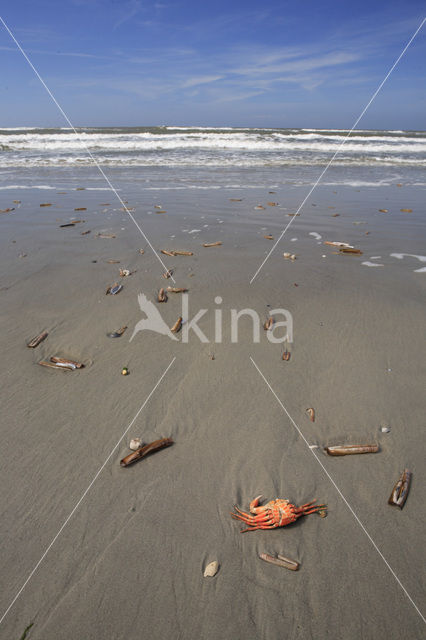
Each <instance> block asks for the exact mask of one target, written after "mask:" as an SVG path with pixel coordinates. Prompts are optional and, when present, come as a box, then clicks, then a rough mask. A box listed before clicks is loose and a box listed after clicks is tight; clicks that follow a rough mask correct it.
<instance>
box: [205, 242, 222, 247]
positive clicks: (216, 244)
mask: <svg viewBox="0 0 426 640" xmlns="http://www.w3.org/2000/svg"><path fill="white" fill-rule="evenodd" d="M221 244H222V242H221V241H220V240H219V241H218V242H205V243H204V244H203V247H220V245H221Z"/></svg>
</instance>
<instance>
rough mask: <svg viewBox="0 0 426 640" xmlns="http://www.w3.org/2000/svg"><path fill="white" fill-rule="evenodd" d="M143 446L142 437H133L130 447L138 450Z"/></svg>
mask: <svg viewBox="0 0 426 640" xmlns="http://www.w3.org/2000/svg"><path fill="white" fill-rule="evenodd" d="M141 446H142V440H141V439H140V438H132V439H131V440H130V443H129V449H131V450H132V451H137V450H138V449H140V448H141Z"/></svg>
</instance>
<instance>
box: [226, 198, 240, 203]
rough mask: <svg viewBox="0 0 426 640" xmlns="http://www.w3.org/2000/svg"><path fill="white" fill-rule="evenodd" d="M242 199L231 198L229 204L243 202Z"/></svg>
mask: <svg viewBox="0 0 426 640" xmlns="http://www.w3.org/2000/svg"><path fill="white" fill-rule="evenodd" d="M242 201H243V199H242V198H229V202H242Z"/></svg>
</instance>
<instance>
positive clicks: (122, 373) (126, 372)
mask: <svg viewBox="0 0 426 640" xmlns="http://www.w3.org/2000/svg"><path fill="white" fill-rule="evenodd" d="M129 373H130V371H129V369H128V368H127V367H123V368H122V370H121V375H122V376H128V375H129Z"/></svg>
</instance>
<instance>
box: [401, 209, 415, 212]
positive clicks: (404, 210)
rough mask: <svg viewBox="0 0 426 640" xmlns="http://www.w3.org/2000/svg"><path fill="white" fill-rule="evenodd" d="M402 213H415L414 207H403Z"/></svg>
mask: <svg viewBox="0 0 426 640" xmlns="http://www.w3.org/2000/svg"><path fill="white" fill-rule="evenodd" d="M401 211H402V213H413V210H412V209H401Z"/></svg>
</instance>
